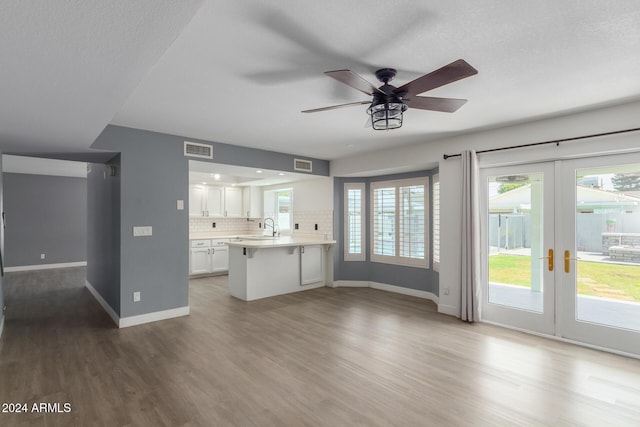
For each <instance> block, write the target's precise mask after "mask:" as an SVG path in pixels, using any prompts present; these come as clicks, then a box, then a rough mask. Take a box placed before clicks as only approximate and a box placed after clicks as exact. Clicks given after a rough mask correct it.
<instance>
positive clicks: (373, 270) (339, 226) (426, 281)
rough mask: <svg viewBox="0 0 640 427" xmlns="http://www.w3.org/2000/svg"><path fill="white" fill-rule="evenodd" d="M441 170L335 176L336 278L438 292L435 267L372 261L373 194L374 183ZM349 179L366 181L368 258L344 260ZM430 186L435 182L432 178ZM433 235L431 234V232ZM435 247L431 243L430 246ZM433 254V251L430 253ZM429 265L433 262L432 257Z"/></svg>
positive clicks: (431, 201)
mask: <svg viewBox="0 0 640 427" xmlns="http://www.w3.org/2000/svg"><path fill="white" fill-rule="evenodd" d="M436 173H437V170H431V171H421V172H412V173H406V174H396V175H385V176H376V177H367V178H335V179H334V192H333V194H334V202H333V206H334V237H335V239H336V247H335V251H334V280H357V281H371V282H378V283H385V284H388V285H395V286H401V287H404V288H410V289H417V290H421V291H427V292H431V293H433V294H435V295H438V287H439V274H438V273H437V272H435V271H434V270H433V269H424V268H417V267H405V266H398V265H391V264H382V263H378V262H371V260H370V248H371V235H370V232H371V229H370V225H371V215H370V210H371V201H370V197H369V191H370V183H371V182H376V181H387V180H395V179H404V178H415V177H423V176H429V177H431V176H432V175H434V174H436ZM346 182H361V183H362V182H363V183H365V212H366V221H365V242H366V245H365V246H366V253H365V256H366V258H365V259H366V260H365V261H345V260H344V184H345V183H346ZM429 185H430V186H431V185H433V182H432V180H431V179H430V180H429ZM429 198H430V200H429V206H430V209H431V212H430V215H429V229H430V230H431V229H433V194H432V191H431V189H430V190H429ZM430 234H431V233H430ZM430 246H431V245H430ZM430 256H431V257H433V254H430ZM429 265H433V262H432V259H431V260H430V261H429Z"/></svg>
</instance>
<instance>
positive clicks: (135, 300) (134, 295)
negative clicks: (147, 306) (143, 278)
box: [133, 292, 140, 302]
mask: <svg viewBox="0 0 640 427" xmlns="http://www.w3.org/2000/svg"><path fill="white" fill-rule="evenodd" d="M138 301H140V292H134V293H133V302H138Z"/></svg>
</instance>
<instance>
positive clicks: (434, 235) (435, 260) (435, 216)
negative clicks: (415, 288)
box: [431, 173, 442, 272]
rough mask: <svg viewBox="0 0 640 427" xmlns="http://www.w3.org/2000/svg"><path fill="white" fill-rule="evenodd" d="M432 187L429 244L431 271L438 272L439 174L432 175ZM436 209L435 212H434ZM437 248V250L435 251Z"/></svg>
mask: <svg viewBox="0 0 640 427" xmlns="http://www.w3.org/2000/svg"><path fill="white" fill-rule="evenodd" d="M432 185H433V189H432V191H431V194H432V197H433V213H432V218H433V224H432V229H433V231H432V233H431V235H432V240H433V242H432V244H431V248H432V250H431V255H432V257H433V261H432V262H433V270H434V271H438V272H439V271H440V223H441V220H442V217H441V216H440V206H441V204H440V201H441V198H440V174H439V173H437V174H435V175H433V179H432ZM436 185H437V188H438V190H437V192H436ZM436 193H437V196H438V200H437V203H436ZM436 208H437V211H436ZM436 221H437V224H436ZM436 248H437V250H436Z"/></svg>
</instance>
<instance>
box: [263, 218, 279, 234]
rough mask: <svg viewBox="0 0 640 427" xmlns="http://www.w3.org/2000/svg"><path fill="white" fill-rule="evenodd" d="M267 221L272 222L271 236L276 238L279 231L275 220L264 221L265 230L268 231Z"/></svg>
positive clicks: (267, 219) (266, 219)
mask: <svg viewBox="0 0 640 427" xmlns="http://www.w3.org/2000/svg"><path fill="white" fill-rule="evenodd" d="M267 221H271V225H270V227H271V236H272V237H276V232H277V229H276V223H275V221H274V220H273V218H265V219H264V229H265V230H266V229H267V225H268V224H267Z"/></svg>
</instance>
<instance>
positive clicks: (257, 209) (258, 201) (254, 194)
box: [243, 187, 262, 218]
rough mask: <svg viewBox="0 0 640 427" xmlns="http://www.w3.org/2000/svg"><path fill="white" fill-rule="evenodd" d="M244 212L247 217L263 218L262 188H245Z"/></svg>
mask: <svg viewBox="0 0 640 427" xmlns="http://www.w3.org/2000/svg"><path fill="white" fill-rule="evenodd" d="M243 198H244V212H243V216H244V217H246V218H262V188H260V187H245V188H244V194H243Z"/></svg>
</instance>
